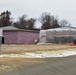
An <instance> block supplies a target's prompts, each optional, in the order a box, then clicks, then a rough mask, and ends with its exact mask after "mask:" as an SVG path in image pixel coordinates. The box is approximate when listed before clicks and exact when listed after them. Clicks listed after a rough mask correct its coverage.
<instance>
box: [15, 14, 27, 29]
mask: <svg viewBox="0 0 76 75" xmlns="http://www.w3.org/2000/svg"><path fill="white" fill-rule="evenodd" d="M26 17H27V15H25V14H24V15H22V16H21V17H19V18H18V21H17V22H15V23H14V26H15V27H18V28H22V29H25V28H26V24H27V20H26Z"/></svg>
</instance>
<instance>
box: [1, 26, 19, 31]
mask: <svg viewBox="0 0 76 75" xmlns="http://www.w3.org/2000/svg"><path fill="white" fill-rule="evenodd" d="M0 29H2V30H17V29H18V28H16V27H14V26H6V27H0Z"/></svg>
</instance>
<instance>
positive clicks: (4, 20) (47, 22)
mask: <svg viewBox="0 0 76 75" xmlns="http://www.w3.org/2000/svg"><path fill="white" fill-rule="evenodd" d="M27 17H28V16H27V15H26V14H23V15H22V16H21V17H19V18H18V20H17V21H16V22H13V18H12V17H11V12H10V11H8V10H6V11H3V12H2V13H1V14H0V27H4V26H9V25H14V26H15V27H17V28H20V29H37V28H36V26H35V23H36V21H37V20H38V21H39V22H40V23H41V24H42V25H41V28H40V29H50V28H58V27H66V26H71V23H70V22H68V21H67V20H65V19H63V20H61V21H59V19H58V17H57V16H53V15H51V14H50V13H47V12H43V13H42V14H41V15H40V17H39V18H38V19H36V18H30V19H27Z"/></svg>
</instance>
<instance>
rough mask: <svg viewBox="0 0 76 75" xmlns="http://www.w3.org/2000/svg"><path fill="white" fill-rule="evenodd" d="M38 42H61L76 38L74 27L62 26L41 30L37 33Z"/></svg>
mask: <svg viewBox="0 0 76 75" xmlns="http://www.w3.org/2000/svg"><path fill="white" fill-rule="evenodd" d="M39 36H40V38H39V40H40V41H39V43H63V42H72V41H73V40H76V29H75V28H71V27H62V28H54V29H47V30H41V31H40V34H39Z"/></svg>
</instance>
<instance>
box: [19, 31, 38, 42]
mask: <svg viewBox="0 0 76 75" xmlns="http://www.w3.org/2000/svg"><path fill="white" fill-rule="evenodd" d="M34 39H39V33H36V32H22V31H21V32H18V43H19V44H33V43H34Z"/></svg>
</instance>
